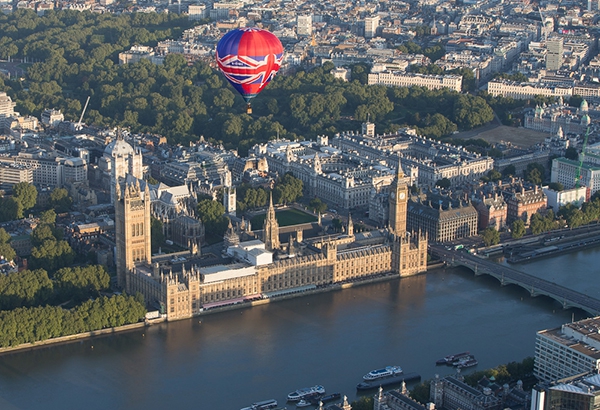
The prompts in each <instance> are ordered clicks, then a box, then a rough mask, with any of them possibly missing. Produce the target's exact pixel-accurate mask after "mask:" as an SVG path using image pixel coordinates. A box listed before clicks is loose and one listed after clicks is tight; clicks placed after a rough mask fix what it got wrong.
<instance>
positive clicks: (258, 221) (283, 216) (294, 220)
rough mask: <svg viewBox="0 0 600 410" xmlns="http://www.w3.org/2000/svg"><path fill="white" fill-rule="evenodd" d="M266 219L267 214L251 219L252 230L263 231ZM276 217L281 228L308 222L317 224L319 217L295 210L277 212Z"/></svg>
mask: <svg viewBox="0 0 600 410" xmlns="http://www.w3.org/2000/svg"><path fill="white" fill-rule="evenodd" d="M265 217H266V214H262V215H256V216H255V217H253V218H252V219H250V223H251V224H252V230H261V229H262V228H263V224H264V223H265ZM275 217H276V218H277V222H278V223H279V226H290V225H297V224H303V223H307V222H315V221H316V220H317V217H315V216H312V215H310V214H307V213H306V212H302V211H299V210H297V209H294V208H290V209H285V210H283V211H278V212H275Z"/></svg>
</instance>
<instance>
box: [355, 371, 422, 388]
mask: <svg viewBox="0 0 600 410" xmlns="http://www.w3.org/2000/svg"><path fill="white" fill-rule="evenodd" d="M420 379H421V375H420V374H418V373H402V374H400V375H398V376H389V377H384V378H382V379H378V380H372V381H368V382H361V383H358V384H357V385H356V390H370V389H376V388H378V387H380V386H381V387H384V386H389V385H392V384H400V383H402V382H405V383H410V382H413V381H418V380H420Z"/></svg>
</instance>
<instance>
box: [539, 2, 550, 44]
mask: <svg viewBox="0 0 600 410" xmlns="http://www.w3.org/2000/svg"><path fill="white" fill-rule="evenodd" d="M538 11H539V12H540V21H541V22H542V33H541V34H542V40H544V41H546V40H547V39H548V30H547V29H546V21H545V20H544V15H543V14H542V8H541V7H538Z"/></svg>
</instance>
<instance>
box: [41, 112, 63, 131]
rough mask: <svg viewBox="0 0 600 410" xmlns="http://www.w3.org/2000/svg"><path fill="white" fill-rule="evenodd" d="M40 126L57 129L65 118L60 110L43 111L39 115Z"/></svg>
mask: <svg viewBox="0 0 600 410" xmlns="http://www.w3.org/2000/svg"><path fill="white" fill-rule="evenodd" d="M41 119H42V124H44V125H45V126H47V127H57V126H58V124H60V123H61V122H62V121H64V120H65V116H64V115H63V113H62V112H60V110H55V109H53V108H52V109H45V110H44V111H43V112H42V115H41Z"/></svg>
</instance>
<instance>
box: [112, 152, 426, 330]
mask: <svg viewBox="0 0 600 410" xmlns="http://www.w3.org/2000/svg"><path fill="white" fill-rule="evenodd" d="M122 143H124V142H122ZM116 179H117V180H116V181H115V233H116V238H115V239H116V259H117V279H118V283H119V285H120V286H121V287H122V288H123V289H124V290H125V291H126V292H127V293H130V294H133V293H136V292H140V293H141V294H143V295H144V297H145V300H146V303H147V304H148V306H149V307H160V310H161V313H162V314H163V315H166V318H167V319H168V320H175V319H182V318H187V317H191V316H194V315H197V314H199V313H200V312H202V311H204V310H207V309H211V308H214V307H219V306H224V305H230V304H237V303H242V302H248V301H252V300H256V299H269V298H274V297H277V296H281V295H285V294H289V293H295V292H302V291H307V290H311V289H315V288H317V287H326V286H329V285H334V284H340V283H349V282H355V281H360V280H365V279H368V278H369V277H374V276H377V275H390V274H392V275H398V276H400V277H402V276H410V275H415V274H418V273H421V272H424V271H426V270H427V236H426V235H425V234H421V233H411V232H407V230H406V218H407V201H408V196H409V195H408V184H407V182H408V178H407V177H406V176H405V175H404V174H403V172H402V169H401V167H398V169H397V172H396V176H395V179H394V182H393V183H392V186H391V190H390V199H389V224H388V227H387V228H386V229H381V230H375V231H370V232H363V233H356V234H355V232H354V227H353V223H352V218H351V217H349V218H348V225H347V227H346V231H345V233H344V234H342V235H339V234H338V235H334V236H318V237H314V238H304V237H303V236H304V235H303V231H302V230H297V231H296V232H295V235H290V236H289V240H288V241H284V243H282V241H280V232H279V226H278V223H277V220H276V219H275V210H274V207H273V203H272V201H270V204H269V207H268V210H267V215H266V220H265V224H264V229H263V231H262V232H252V231H250V230H249V229H248V227H244V226H242V227H241V228H238V229H234V228H233V226H231V224H230V227H229V229H228V231H227V233H226V234H225V238H224V243H225V250H224V252H226V253H227V255H228V256H229V260H231V261H232V263H228V264H222V265H212V266H198V265H196V264H194V261H193V260H192V261H189V262H186V263H183V264H178V265H174V266H163V267H161V266H160V265H159V263H158V258H157V257H155V256H152V254H151V247H150V214H151V203H150V201H151V195H150V191H149V189H148V185H147V184H146V183H145V181H143V180H140V179H138V178H135V177H133V176H132V175H125V176H124V177H122V176H118V177H116ZM242 239H243V240H242ZM175 266H177V269H176V268H175Z"/></svg>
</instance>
